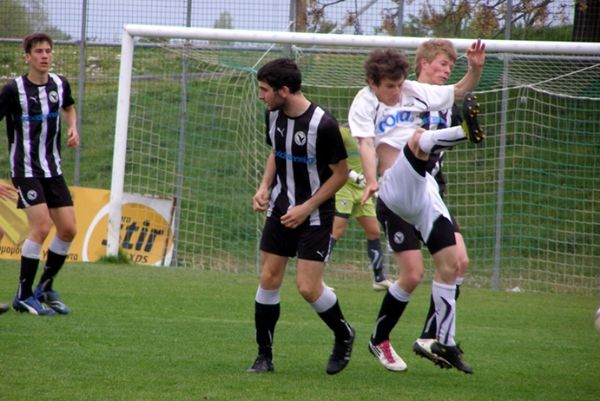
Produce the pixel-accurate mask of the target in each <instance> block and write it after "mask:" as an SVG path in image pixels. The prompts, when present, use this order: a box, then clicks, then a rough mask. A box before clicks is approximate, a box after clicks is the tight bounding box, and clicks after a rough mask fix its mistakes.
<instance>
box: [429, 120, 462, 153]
mask: <svg viewBox="0 0 600 401" xmlns="http://www.w3.org/2000/svg"><path fill="white" fill-rule="evenodd" d="M466 140H467V136H466V135H465V132H464V131H463V128H462V127H461V126H460V125H458V126H456V127H450V128H443V129H438V130H434V131H425V132H423V134H421V137H420V138H419V147H420V148H421V150H422V151H423V152H425V153H434V152H438V151H440V150H444V149H449V148H451V147H453V146H455V145H458V144H461V143H463V142H465V141H466Z"/></svg>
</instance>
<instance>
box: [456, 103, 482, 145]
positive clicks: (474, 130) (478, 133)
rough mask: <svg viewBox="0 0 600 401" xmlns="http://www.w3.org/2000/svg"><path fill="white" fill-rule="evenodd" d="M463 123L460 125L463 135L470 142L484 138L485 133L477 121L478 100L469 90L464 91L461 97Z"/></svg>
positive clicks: (478, 141) (477, 141) (476, 141)
mask: <svg viewBox="0 0 600 401" xmlns="http://www.w3.org/2000/svg"><path fill="white" fill-rule="evenodd" d="M462 112H463V123H462V127H463V130H464V131H465V135H466V136H467V138H468V139H469V141H471V142H472V143H476V144H477V143H480V142H481V141H483V138H485V133H484V132H483V129H482V128H481V126H480V125H479V122H478V121H477V114H479V102H478V101H477V96H475V95H474V94H472V93H471V92H467V93H465V97H464V99H463V110H462Z"/></svg>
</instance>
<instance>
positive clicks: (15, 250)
mask: <svg viewBox="0 0 600 401" xmlns="http://www.w3.org/2000/svg"><path fill="white" fill-rule="evenodd" d="M70 190H71V195H72V197H73V203H74V209H75V216H76V219H77V235H76V237H75V239H74V240H73V243H72V244H71V248H70V250H69V255H68V257H67V261H70V262H94V261H97V260H98V259H100V258H101V257H103V256H105V255H106V234H107V230H108V212H109V209H108V204H109V201H110V191H108V190H105V189H95V188H84V187H75V186H72V187H70ZM0 226H1V227H2V228H3V229H4V231H5V234H6V235H5V236H4V238H2V241H0V259H19V258H20V257H21V248H20V245H21V243H22V242H23V240H25V238H26V237H27V233H28V231H29V230H28V226H27V217H26V216H25V213H24V212H23V210H19V209H17V208H16V201H1V202H0ZM55 232H56V230H55V229H54V228H52V230H51V231H50V234H49V235H48V237H47V238H46V241H45V242H44V244H43V246H42V255H41V258H42V259H45V257H46V253H47V251H48V245H49V244H50V240H51V239H52V238H53V237H54V235H55ZM120 247H121V249H122V250H123V252H125V254H127V255H128V256H129V258H130V259H131V261H132V262H133V263H138V264H147V265H155V266H168V265H169V264H170V263H171V257H172V254H173V200H172V199H163V198H153V197H148V196H143V195H137V194H127V193H126V194H123V203H122V217H121V234H120Z"/></svg>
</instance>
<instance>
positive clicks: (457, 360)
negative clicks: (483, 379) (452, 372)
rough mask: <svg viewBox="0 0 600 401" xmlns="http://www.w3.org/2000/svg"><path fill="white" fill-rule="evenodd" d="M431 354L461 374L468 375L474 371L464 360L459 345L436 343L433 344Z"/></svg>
mask: <svg viewBox="0 0 600 401" xmlns="http://www.w3.org/2000/svg"><path fill="white" fill-rule="evenodd" d="M431 352H432V353H433V354H434V355H436V356H437V357H438V358H441V359H443V360H444V361H446V362H448V363H449V364H450V365H452V366H454V367H455V368H456V369H458V370H460V371H461V372H465V373H466V374H472V373H473V369H471V367H470V366H469V364H468V363H467V362H465V361H464V360H463V359H462V357H463V351H462V349H460V347H459V346H458V345H453V346H450V345H442V344H440V343H439V342H437V341H436V342H434V343H433V344H431Z"/></svg>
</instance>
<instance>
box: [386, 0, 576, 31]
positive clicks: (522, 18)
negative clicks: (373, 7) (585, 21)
mask: <svg viewBox="0 0 600 401" xmlns="http://www.w3.org/2000/svg"><path fill="white" fill-rule="evenodd" d="M392 1H393V2H394V3H396V4H398V5H399V4H400V2H404V0H392ZM413 1H414V0H413ZM413 1H411V2H413ZM405 3H406V2H405ZM507 5H508V2H507V0H451V1H447V2H442V5H440V2H437V1H436V2H433V1H431V0H425V1H424V2H422V4H421V7H420V8H419V11H418V13H417V14H410V15H409V18H408V21H407V22H405V26H404V30H403V31H404V32H405V34H414V35H419V36H436V37H480V38H487V39H495V38H500V37H502V36H503V35H504V31H505V29H506V28H507V26H509V25H510V28H511V39H528V37H529V34H530V33H531V32H533V31H539V30H545V29H549V28H552V27H553V26H557V25H559V24H564V23H565V21H566V20H567V18H568V15H567V5H566V4H564V3H557V2H553V1H552V0H523V1H514V2H512V10H511V11H512V13H511V20H510V21H507V20H506V15H507V13H506V11H507ZM398 10H399V7H393V8H388V9H386V10H385V11H384V21H383V24H382V26H381V30H383V31H385V32H387V33H389V34H393V33H394V32H396V28H397V27H396V24H397V21H398ZM515 32H516V33H518V35H519V36H518V37H517V36H515V34H514V33H515Z"/></svg>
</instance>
